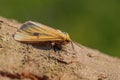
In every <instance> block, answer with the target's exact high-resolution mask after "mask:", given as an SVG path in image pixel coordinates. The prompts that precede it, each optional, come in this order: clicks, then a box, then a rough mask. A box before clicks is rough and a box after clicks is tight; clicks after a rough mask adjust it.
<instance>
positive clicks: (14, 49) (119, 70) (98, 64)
mask: <svg viewBox="0 0 120 80" xmlns="http://www.w3.org/2000/svg"><path fill="white" fill-rule="evenodd" d="M20 25H21V24H20V23H18V22H17V21H15V20H8V19H5V18H2V17H0V80H120V59H118V58H114V57H110V56H108V55H105V54H103V53H101V52H99V51H98V50H95V49H90V48H87V47H85V46H82V45H80V44H78V43H74V42H73V45H74V48H75V50H73V48H72V46H71V43H69V44H66V45H64V46H63V50H60V51H57V52H54V50H53V49H51V48H50V46H49V45H48V44H44V45H39V44H23V43H20V42H17V41H15V40H14V39H13V34H14V33H15V32H16V30H17V29H18V28H19V27H20Z"/></svg>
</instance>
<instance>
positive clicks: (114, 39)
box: [0, 0, 120, 57]
mask: <svg viewBox="0 0 120 80" xmlns="http://www.w3.org/2000/svg"><path fill="white" fill-rule="evenodd" d="M0 16H3V17H6V18H10V19H11V18H12V19H16V20H18V21H19V22H25V21H27V20H33V21H37V22H41V23H43V24H46V25H49V26H52V27H55V28H58V29H61V30H62V31H65V32H68V33H69V34H70V36H71V38H72V40H74V41H76V42H79V43H81V44H83V45H85V46H88V47H91V48H95V49H98V50H100V51H102V52H104V53H107V54H109V55H113V56H117V57H120V54H119V53H120V0H0Z"/></svg>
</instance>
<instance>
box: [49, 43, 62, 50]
mask: <svg viewBox="0 0 120 80" xmlns="http://www.w3.org/2000/svg"><path fill="white" fill-rule="evenodd" d="M51 47H52V48H53V50H54V51H55V52H56V51H58V50H61V49H62V46H61V45H60V44H57V43H55V42H51Z"/></svg>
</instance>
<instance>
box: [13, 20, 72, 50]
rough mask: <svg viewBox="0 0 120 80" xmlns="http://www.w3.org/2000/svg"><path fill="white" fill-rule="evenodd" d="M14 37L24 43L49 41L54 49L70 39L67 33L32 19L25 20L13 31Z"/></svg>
mask: <svg viewBox="0 0 120 80" xmlns="http://www.w3.org/2000/svg"><path fill="white" fill-rule="evenodd" d="M14 39H15V40H16V41H19V42H25V43H50V45H51V46H52V47H53V48H54V50H55V48H59V49H61V45H64V44H67V43H69V42H70V41H71V39H70V37H69V35H68V33H66V32H62V31H60V30H58V29H54V28H52V27H49V26H46V25H43V24H41V23H37V22H33V21H27V22H25V23H24V24H23V25H22V26H21V27H20V29H18V30H17V32H16V33H15V35H14Z"/></svg>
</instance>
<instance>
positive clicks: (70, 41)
mask: <svg viewBox="0 0 120 80" xmlns="http://www.w3.org/2000/svg"><path fill="white" fill-rule="evenodd" d="M70 43H71V46H72V49H73V51H75V47H74V45H73V42H72V41H70Z"/></svg>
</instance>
